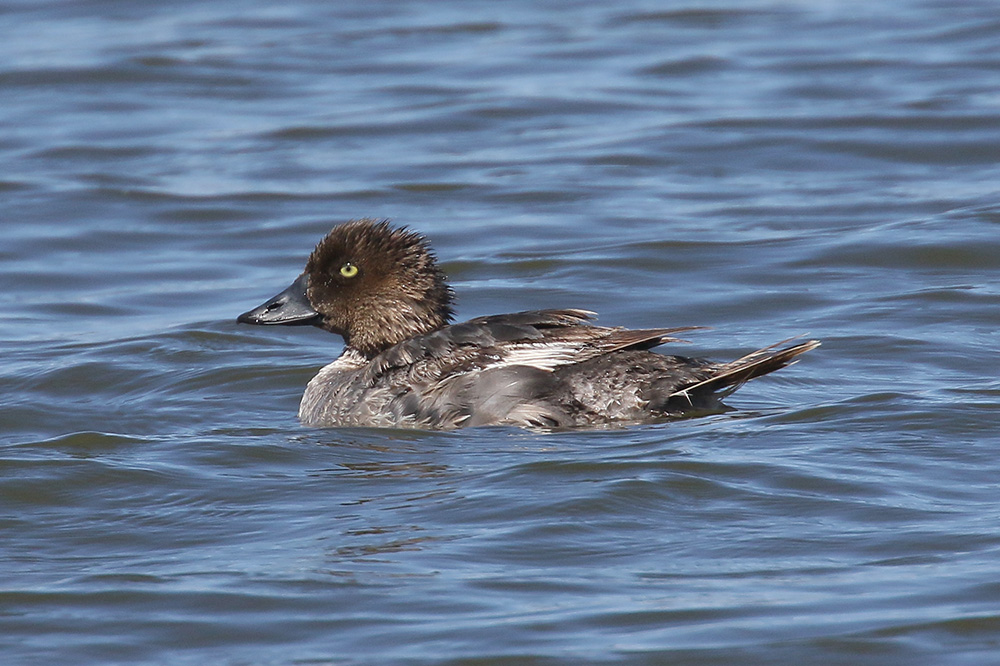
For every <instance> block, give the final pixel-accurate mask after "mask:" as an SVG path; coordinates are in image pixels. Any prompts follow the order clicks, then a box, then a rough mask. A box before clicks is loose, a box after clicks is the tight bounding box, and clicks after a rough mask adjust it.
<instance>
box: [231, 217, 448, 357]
mask: <svg viewBox="0 0 1000 666" xmlns="http://www.w3.org/2000/svg"><path fill="white" fill-rule="evenodd" d="M452 300H453V294H452V291H451V287H449V286H448V284H447V282H446V281H445V275H444V273H443V272H442V271H441V269H440V268H439V267H438V265H437V262H436V260H435V257H434V253H433V252H432V251H431V249H430V247H428V245H427V241H426V240H425V239H424V238H423V236H421V235H419V234H417V233H414V232H411V231H408V230H406V229H393V228H392V227H390V226H389V223H388V222H387V221H385V220H381V221H380V220H372V219H361V220H352V221H350V222H347V223H346V224H342V225H340V226H338V227H334V228H333V230H332V231H330V233H329V234H327V236H326V237H325V238H324V239H323V240H321V241H320V242H319V244H318V245H317V246H316V249H315V250H313V252H312V254H311V255H310V256H309V260H308V261H307V262H306V267H305V271H304V272H303V274H302V275H301V276H299V278H298V279H297V280H296V281H295V282H294V283H293V284H292V286H291V287H289V288H288V289H286V290H285V291H284V292H282V293H281V294H278V295H277V296H275V297H274V298H272V299H271V300H270V301H268V302H266V303H264V304H263V305H261V306H260V307H258V308H255V309H254V310H251V311H249V312H246V313H244V314H242V315H240V316H239V318H238V319H237V321H240V322H243V323H248V324H313V325H315V326H319V327H320V328H323V329H326V330H328V331H330V332H332V333H337V334H339V335H342V336H344V341H345V342H346V343H347V344H348V345H349V346H351V347H353V348H355V349H357V350H358V351H360V352H362V353H363V354H365V355H366V356H368V357H372V356H374V355H375V354H378V353H379V352H381V351H383V350H385V349H387V348H388V347H391V346H392V345H395V344H396V343H398V342H402V341H403V340H406V339H408V338H412V337H414V336H417V335H421V334H424V333H430V332H431V331H434V330H437V329H439V328H441V327H442V326H445V325H446V324H448V322H449V321H450V320H451V317H452V307H451V304H452Z"/></svg>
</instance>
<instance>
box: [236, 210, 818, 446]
mask: <svg viewBox="0 0 1000 666" xmlns="http://www.w3.org/2000/svg"><path fill="white" fill-rule="evenodd" d="M454 300H455V295H454V291H453V290H452V288H451V287H450V286H449V284H448V281H447V278H446V276H445V273H444V272H443V271H442V269H441V267H440V266H439V264H438V261H437V258H436V256H435V254H434V252H433V250H432V249H431V247H430V244H429V242H428V241H427V239H426V238H425V237H424V236H423V235H421V234H420V233H417V232H415V231H411V230H409V229H408V228H406V227H396V226H393V225H391V224H390V222H389V221H388V220H384V219H372V218H362V219H356V220H351V221H349V222H346V223H343V224H340V225H338V226H335V227H334V228H333V229H332V230H331V231H330V232H329V233H328V234H327V235H326V236H325V237H324V238H323V239H322V240H321V241H320V242H319V243H318V244H317V245H316V247H315V249H314V250H313V251H312V253H311V254H310V255H309V258H308V260H307V261H306V265H305V269H304V270H303V272H302V273H301V274H300V275H299V276H298V278H296V279H295V281H294V282H292V284H291V285H290V286H289V287H288V288H287V289H285V290H284V291H282V292H281V293H279V294H278V295H276V296H274V297H273V298H271V299H269V300H267V301H265V302H264V303H263V304H261V305H260V306H258V307H256V308H254V309H252V310H249V311H247V312H244V313H243V314H241V315H239V316H238V317H237V322H239V323H243V324H254V325H264V326H272V325H286V326H287V325H293V326H294V325H300V326H301V325H312V326H316V327H319V328H321V329H323V330H326V331H329V332H330V333H334V334H336V335H339V336H341V337H342V338H343V340H344V349H343V351H342V353H341V354H340V355H339V356H338V357H337V358H336V359H335V360H334V361H333V362H332V363H329V364H328V365H326V366H324V367H323V368H321V369H320V370H319V372H318V373H317V374H316V376H315V377H313V378H312V379H311V380H310V381H309V382H308V384H307V385H306V388H305V392H304V394H303V396H302V400H301V403H300V405H299V412H298V416H299V420H300V421H301V422H302V424H303V425H305V426H307V427H372V428H415V429H430V430H454V429H457V428H465V427H475V426H518V427H522V428H529V429H563V428H602V427H613V426H626V425H641V424H648V423H656V422H662V421H667V420H670V419H677V418H682V417H690V416H696V415H701V414H708V413H718V412H720V411H725V410H727V409H729V408H728V407H726V406H725V405H723V404H722V400H723V399H724V398H725V397H727V396H728V395H729V394H731V393H732V392H733V391H735V390H736V389H738V388H739V387H741V386H742V385H743V384H745V383H746V382H747V381H749V380H751V379H754V378H756V377H760V376H762V375H766V374H768V373H770V372H773V371H775V370H778V369H780V368H784V367H786V366H788V365H790V364H792V363H793V362H795V359H796V357H798V356H799V355H801V354H803V353H805V352H807V351H810V350H812V349H815V348H816V347H818V346H819V344H820V342H819V341H818V340H807V341H803V342H798V343H795V344H791V345H789V346H782V345H788V343H789V342H792V340H794V338H792V339H789V340H785V341H783V342H780V343H777V344H775V345H771V346H769V347H764V348H763V349H758V350H756V351H754V352H751V353H749V354H746V355H745V356H742V357H740V358H738V359H736V360H734V361H728V362H716V361H710V360H706V359H701V358H688V357H685V356H677V355H668V354H661V353H659V352H657V351H653V349H654V348H655V347H659V346H660V345H664V344H667V343H673V342H681V341H682V340H681V339H680V338H677V337H676V335H677V334H679V333H686V332H689V331H693V330H696V329H699V328H703V327H698V326H679V327H670V328H652V329H638V330H636V329H627V328H623V327H606V326H598V325H596V324H594V323H593V320H594V318H595V316H596V315H595V313H594V312H591V311H589V310H582V309H572V308H570V309H551V310H530V311H523V312H514V313H509V314H498V315H490V316H484V317H476V318H475V319H470V320H468V321H465V322H462V323H452V321H453V319H454Z"/></svg>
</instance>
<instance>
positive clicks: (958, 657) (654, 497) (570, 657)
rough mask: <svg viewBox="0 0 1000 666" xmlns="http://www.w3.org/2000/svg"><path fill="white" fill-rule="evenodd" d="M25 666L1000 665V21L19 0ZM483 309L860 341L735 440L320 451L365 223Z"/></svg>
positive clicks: (897, 9)
mask: <svg viewBox="0 0 1000 666" xmlns="http://www.w3.org/2000/svg"><path fill="white" fill-rule="evenodd" d="M0 37H2V39H0V99H2V103H0V127H2V131H0V202H2V207H0V218H2V223H0V259H2V261H0V306H2V309H3V313H4V316H3V317H0V341H2V348H3V354H2V356H0V445H2V449H0V451H2V452H0V530H2V539H0V561H2V562H3V566H2V567H0V661H2V662H3V663H4V664H45V665H49V664H82V665H88V664H119V663H121V664H125V663H149V664H199V665H201V664H233V665H236V664H248V665H258V664H259V665H265V664H338V665H341V664H344V665H351V666H354V665H360V664H412V665H417V664H421V665H422V664H465V665H473V664H475V665H477V666H485V665H487V664H490V665H499V664H509V665H515V664H516V665H521V664H544V665H546V666H548V665H553V664H683V665H686V664H718V665H723V664H725V665H731V664H795V665H801V664H852V665H853V664H879V665H881V664H900V665H902V664H906V665H912V664H949V665H950V664H960V665H963V666H964V665H968V666H973V665H975V666H980V665H983V664H997V663H1000V509H998V504H1000V487H998V479H1000V462H998V460H1000V436H998V432H997V421H998V417H1000V379H998V377H1000V362H998V354H997V347H998V334H997V328H998V324H1000V287H998V269H1000V184H998V183H1000V168H998V163H1000V95H998V92H997V91H998V86H997V83H998V80H1000V78H998V77H1000V50H998V47H997V45H998V44H1000V18H998V13H997V6H996V4H995V3H993V2H988V1H985V0H984V1H982V2H975V1H970V2H961V3H954V2H943V1H942V2H930V1H929V2H921V1H917V0H889V1H887V2H860V1H859V2H851V1H843V2H834V1H829V2H805V1H802V2H795V1H792V0H788V1H781V0H776V1H773V2H765V1H761V2H757V1H753V0H731V1H727V2H717V3H705V2H694V1H693V0H676V1H673V0H668V1H664V2H653V1H642V0H624V1H623V2H615V3H607V2H597V1H595V0H578V1H575V2H564V3H533V2H527V1H523V0H514V1H512V2H503V3H497V2H415V1H412V0H398V1H382V0H374V1H371V2H364V3H362V2H339V3H329V2H319V1H309V0H288V1H286V2H283V3H269V2H263V1H261V0H247V1H239V2H238V1H231V2H210V3H207V2H184V1H181V0H174V1H165V2H156V3H152V2H141V1H139V0H131V1H121V2H103V1H98V0H89V1H87V0H84V1H78V2H77V1H75V2H66V1H59V0H31V1H28V0H22V1H11V2H0ZM362 216H373V217H390V218H392V219H393V220H395V221H396V222H397V223H399V224H406V225H409V226H410V227H412V228H415V229H418V230H420V231H422V232H424V233H426V234H427V235H428V237H429V238H430V239H431V241H432V243H433V245H434V246H435V248H436V250H437V253H438V255H439V257H440V259H441V260H442V262H443V264H444V267H445V269H446V270H447V272H448V273H449V275H450V276H451V278H452V281H453V283H454V286H455V288H456V290H457V291H458V293H459V306H458V311H459V316H460V317H462V318H468V317H472V316H477V315H482V314H488V313H495V312H503V311H511V310H523V309H529V308H539V307H581V308H587V309H592V310H596V311H598V312H600V313H601V322H602V323H604V324H608V325H626V326H631V327H643V326H647V327H648V326H680V325H689V324H700V325H706V326H711V327H712V328H711V329H710V330H706V331H699V332H696V333H694V334H692V336H691V339H692V344H691V345H689V346H687V347H684V348H681V349H680V350H678V349H675V348H671V350H670V351H674V352H677V351H680V352H681V353H689V354H692V355H703V356H709V357H712V358H717V359H729V358H734V357H736V356H738V355H740V354H742V353H745V352H747V351H749V350H751V349H753V348H756V347H758V346H763V345H765V344H769V343H772V342H776V341H777V340H780V339H782V338H786V337H789V336H793V335H797V334H803V333H808V334H810V335H812V336H814V337H818V338H822V340H823V343H824V344H823V346H822V347H821V348H820V349H818V350H816V351H814V352H811V353H809V354H807V355H806V356H805V357H803V358H802V361H801V362H800V363H799V364H797V365H795V366H794V367H792V368H790V369H787V370H784V371H782V372H780V373H777V374H775V375H772V376H769V377H767V378H764V379H761V380H757V381H755V382H753V383H752V384H750V385H748V386H746V387H744V388H743V389H742V390H741V391H740V392H739V393H737V394H736V395H735V396H733V397H732V398H731V399H730V401H729V402H730V404H731V405H732V406H733V407H735V408H736V410H735V411H732V412H729V413H726V414H721V415H716V416H711V417H706V418H700V419H689V420H684V421H678V422H674V423H665V424H660V425H656V426H647V427H635V428H627V429H621V430H608V431H599V432H556V433H533V432H524V431H519V430H510V429H490V428H485V429H473V430H468V431H460V432H454V433H447V434H441V433H426V432H406V431H378V430H311V429H305V428H302V427H301V426H300V425H299V424H298V422H297V420H296V417H295V411H296V407H297V403H298V399H299V396H300V395H301V392H302V389H303V386H304V384H305V382H306V381H307V380H308V379H309V378H310V377H311V376H312V374H313V373H314V372H315V371H316V369H317V368H318V367H319V366H320V365H322V364H324V363H326V362H328V361H329V360H331V359H332V358H333V357H334V356H335V355H336V354H337V353H339V351H340V349H341V342H340V339H339V338H336V337H334V336H331V335H329V334H327V333H324V332H322V331H319V330H318V329H311V328H310V329H302V328H289V329H280V330H274V329H270V328H268V329H258V328H255V327H246V326H238V325H236V323H235V321H234V319H235V316H236V315H237V314H238V313H239V312H242V311H244V310H246V309H248V308H250V307H252V306H255V305H257V304H258V303H259V302H261V301H262V300H263V299H264V298H266V297H268V296H271V295H272V294H274V293H275V292H277V291H279V290H280V289H281V288H283V287H284V286H285V285H287V283H288V282H290V281H291V280H292V279H293V278H294V277H295V276H296V275H297V274H298V272H299V271H300V270H301V267H302V265H303V262H304V260H305V257H306V255H307V254H308V252H309V251H310V250H311V248H312V246H313V244H314V243H315V242H316V241H317V240H319V238H320V237H321V236H322V235H323V234H324V233H325V232H326V231H327V230H328V229H329V228H330V227H331V226H332V225H333V224H335V223H337V222H341V221H344V220H347V219H350V218H354V217H362Z"/></svg>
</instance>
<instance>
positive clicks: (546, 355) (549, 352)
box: [484, 341, 583, 372]
mask: <svg viewBox="0 0 1000 666" xmlns="http://www.w3.org/2000/svg"><path fill="white" fill-rule="evenodd" d="M582 347H583V345H581V344H580V343H572V342H564V341H563V342H541V343H530V344H521V345H511V346H510V347H507V348H506V349H504V355H503V356H502V357H500V358H499V359H497V360H496V361H494V362H493V363H491V364H489V365H488V366H486V368H484V370H485V369H487V368H502V367H506V366H510V365H527V366H529V367H532V368H538V369H539V370H545V371H546V372H552V371H553V370H554V369H556V368H557V367H559V366H560V365H567V364H569V363H575V362H577V361H580V360H583V359H582V358H581V355H580V351H581V349H582Z"/></svg>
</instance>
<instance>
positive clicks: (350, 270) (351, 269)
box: [340, 262, 358, 278]
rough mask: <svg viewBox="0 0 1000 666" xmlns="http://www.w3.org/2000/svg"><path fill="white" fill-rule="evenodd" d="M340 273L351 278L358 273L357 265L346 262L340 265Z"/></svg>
mask: <svg viewBox="0 0 1000 666" xmlns="http://www.w3.org/2000/svg"><path fill="white" fill-rule="evenodd" d="M340 274H341V275H343V276H344V277H346V278H352V277H354V276H355V275H357V274H358V267H357V266H355V265H354V264H352V263H351V262H347V263H346V264H344V265H343V266H341V267H340Z"/></svg>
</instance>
